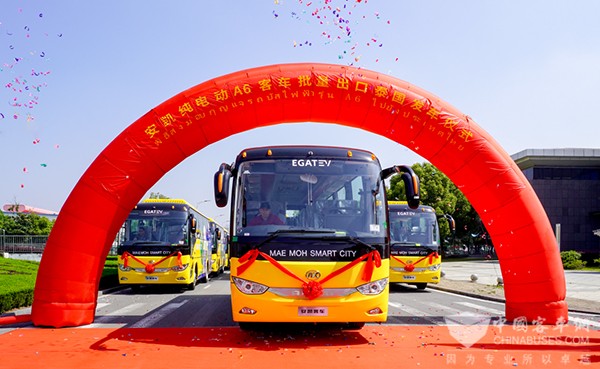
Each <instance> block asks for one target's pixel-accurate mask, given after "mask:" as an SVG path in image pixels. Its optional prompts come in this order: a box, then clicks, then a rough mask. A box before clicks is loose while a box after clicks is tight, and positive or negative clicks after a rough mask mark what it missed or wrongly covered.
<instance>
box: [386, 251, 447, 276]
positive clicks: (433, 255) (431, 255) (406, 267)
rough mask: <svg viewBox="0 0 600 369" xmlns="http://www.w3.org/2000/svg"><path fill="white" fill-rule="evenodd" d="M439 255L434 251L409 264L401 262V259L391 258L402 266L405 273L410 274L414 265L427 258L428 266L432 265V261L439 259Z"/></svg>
mask: <svg viewBox="0 0 600 369" xmlns="http://www.w3.org/2000/svg"><path fill="white" fill-rule="evenodd" d="M439 257H440V255H439V254H438V253H437V251H434V252H432V253H429V254H428V255H426V256H423V257H422V258H420V259H419V260H417V261H415V262H414V263H410V264H407V263H405V262H404V261H402V260H401V259H399V258H397V257H396V256H394V255H392V258H394V260H396V261H398V262H399V263H400V264H402V265H404V270H406V271H407V272H412V271H413V270H415V265H417V264H419V263H420V262H422V261H423V260H425V259H427V258H429V265H431V264H433V260H434V259H437V258H439Z"/></svg>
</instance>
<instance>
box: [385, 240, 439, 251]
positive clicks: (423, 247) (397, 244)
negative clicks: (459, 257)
mask: <svg viewBox="0 0 600 369" xmlns="http://www.w3.org/2000/svg"><path fill="white" fill-rule="evenodd" d="M390 246H392V247H393V246H417V243H416V242H392V244H391V245H390ZM417 247H418V248H421V249H425V250H427V251H429V252H430V253H431V252H437V250H436V249H433V248H431V247H429V246H422V245H421V246H417Z"/></svg>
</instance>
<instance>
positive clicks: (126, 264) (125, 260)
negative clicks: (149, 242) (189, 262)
mask: <svg viewBox="0 0 600 369" xmlns="http://www.w3.org/2000/svg"><path fill="white" fill-rule="evenodd" d="M173 255H177V266H178V267H180V268H181V266H182V263H181V251H174V252H172V253H171V254H169V255H167V256H165V257H164V258H162V259H160V260H159V261H157V262H156V263H145V262H144V261H143V260H140V259H138V258H136V257H135V256H134V255H132V254H130V253H129V252H127V251H125V252H124V253H123V255H121V260H123V267H125V268H127V267H129V258H132V259H133V260H135V261H137V262H138V263H140V264H142V265H143V266H144V270H146V273H148V274H150V273H154V269H155V268H156V266H157V265H158V264H160V263H162V262H163V261H165V260H167V259H168V258H170V257H172V256H173Z"/></svg>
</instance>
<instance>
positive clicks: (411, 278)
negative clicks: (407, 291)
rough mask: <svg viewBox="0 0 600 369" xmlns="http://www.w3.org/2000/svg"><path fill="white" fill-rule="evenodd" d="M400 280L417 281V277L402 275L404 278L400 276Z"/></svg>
mask: <svg viewBox="0 0 600 369" xmlns="http://www.w3.org/2000/svg"><path fill="white" fill-rule="evenodd" d="M402 278H404V279H408V280H413V279H417V277H416V276H414V275H404V276H402Z"/></svg>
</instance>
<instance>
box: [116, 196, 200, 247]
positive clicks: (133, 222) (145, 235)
mask: <svg viewBox="0 0 600 369" xmlns="http://www.w3.org/2000/svg"><path fill="white" fill-rule="evenodd" d="M187 219H188V214H187V212H185V211H180V210H172V209H160V210H157V209H144V208H143V207H141V206H138V208H137V209H135V210H133V211H132V212H131V213H130V215H129V217H128V218H127V220H126V221H125V224H124V241H123V245H124V246H136V245H148V244H157V245H158V244H159V245H165V244H169V245H177V246H179V245H187V243H188V241H187V239H188V237H187V233H188V232H187V223H188V222H187Z"/></svg>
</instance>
